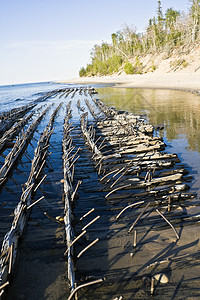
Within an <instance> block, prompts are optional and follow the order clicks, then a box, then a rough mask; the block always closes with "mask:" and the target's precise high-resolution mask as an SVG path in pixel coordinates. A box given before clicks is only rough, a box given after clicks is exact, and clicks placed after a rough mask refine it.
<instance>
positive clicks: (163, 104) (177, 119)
mask: <svg viewBox="0 0 200 300" xmlns="http://www.w3.org/2000/svg"><path fill="white" fill-rule="evenodd" d="M98 92H99V95H98V97H99V98H100V99H103V100H104V101H105V102H106V103H107V104H108V105H110V106H114V107H116V108H117V109H119V110H126V111H129V112H133V113H135V114H139V115H141V114H142V115H145V116H146V119H147V121H148V122H149V123H150V124H152V125H158V124H163V125H164V130H162V131H159V132H157V133H156V134H157V135H159V136H162V137H163V139H164V141H165V143H166V145H167V147H166V151H167V152H168V153H177V154H178V156H179V158H180V159H181V162H182V163H184V164H186V165H187V167H188V169H189V171H190V175H192V176H193V178H194V179H193V180H192V182H190V183H189V185H190V186H191V188H192V191H193V192H195V193H197V196H198V198H199V197H200V191H199V190H200V189H199V187H200V134H199V132H200V117H199V116H200V96H197V95H195V94H192V93H189V92H182V91H175V90H157V89H152V90H151V89H125V88H110V87H109V88H100V89H98Z"/></svg>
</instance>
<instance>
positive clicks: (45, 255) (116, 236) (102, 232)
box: [0, 83, 200, 300]
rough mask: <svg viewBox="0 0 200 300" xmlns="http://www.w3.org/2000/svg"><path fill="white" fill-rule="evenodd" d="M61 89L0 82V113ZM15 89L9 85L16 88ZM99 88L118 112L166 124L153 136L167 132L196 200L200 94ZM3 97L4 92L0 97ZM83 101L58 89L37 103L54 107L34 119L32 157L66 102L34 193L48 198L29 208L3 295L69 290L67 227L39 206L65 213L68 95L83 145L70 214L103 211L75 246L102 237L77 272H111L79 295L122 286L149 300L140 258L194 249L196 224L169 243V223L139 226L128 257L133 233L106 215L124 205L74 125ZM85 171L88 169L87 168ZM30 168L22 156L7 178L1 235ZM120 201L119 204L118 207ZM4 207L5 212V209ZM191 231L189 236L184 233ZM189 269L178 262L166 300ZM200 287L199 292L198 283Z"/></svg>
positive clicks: (102, 294)
mask: <svg viewBox="0 0 200 300" xmlns="http://www.w3.org/2000/svg"><path fill="white" fill-rule="evenodd" d="M62 87H68V85H60V84H51V83H45V84H33V85H23V86H22V87H21V91H20V87H19V86H14V87H12V86H10V87H9V88H8V87H5V91H4V92H3V88H2V87H1V88H2V89H0V96H1V106H0V111H3V110H7V109H10V108H13V106H14V107H17V106H21V105H24V104H27V103H28V102H30V101H32V100H35V99H37V98H38V97H40V96H41V95H43V94H44V92H45V91H51V90H53V89H57V88H62ZM70 87H72V86H70ZM9 89H10V90H9ZM12 89H14V91H13V90H12ZM9 91H12V92H9ZM98 91H99V95H97V96H96V97H97V98H100V99H102V100H104V101H105V102H106V103H107V104H109V105H111V106H115V107H116V108H118V109H120V110H127V111H131V112H133V113H135V114H139V115H141V114H142V115H145V116H146V119H147V121H148V122H149V123H151V124H153V125H158V124H164V130H162V131H159V130H158V131H157V132H156V134H157V135H159V136H162V137H163V138H164V141H165V143H166V144H167V147H166V151H167V152H171V153H177V154H178V156H179V158H180V160H181V163H184V164H186V165H187V168H188V169H189V171H190V175H192V176H193V180H192V181H191V182H189V183H188V184H189V185H190V186H191V191H193V192H196V193H197V200H198V199H199V193H200V192H199V186H200V176H199V174H200V154H199V151H200V141H199V142H198V140H199V138H198V133H199V130H198V129H199V126H200V125H199V123H198V112H199V110H200V108H199V105H200V102H199V100H200V98H199V97H198V96H196V95H193V94H190V93H186V92H178V91H166V90H134V89H121V88H110V87H109V88H108V87H107V88H104V87H101V88H98ZM3 95H4V96H5V95H7V96H6V97H5V98H4V99H3V98H2V96H3ZM19 99H21V100H19ZM84 99H85V96H84V94H83V95H80V94H79V93H78V92H77V93H76V95H75V97H74V98H73V99H72V98H71V95H70V96H69V97H67V98H65V97H61V98H60V97H59V95H58V96H56V97H54V98H49V99H47V100H46V101H45V102H43V103H42V105H43V104H48V105H49V104H50V103H55V106H54V107H53V108H51V110H50V111H49V112H48V113H47V115H46V116H45V118H44V119H43V121H42V122H41V123H40V124H39V126H38V129H37V131H36V132H35V134H34V138H33V139H32V141H31V144H32V146H31V145H30V144H29V145H28V148H27V154H28V155H30V156H31V158H32V157H33V151H34V148H35V147H36V144H37V140H38V138H39V134H40V133H41V132H42V131H43V129H44V127H45V126H46V125H47V123H48V120H49V117H50V115H51V113H52V112H53V110H54V109H55V107H56V106H57V105H58V104H59V103H60V102H62V101H63V102H64V104H63V107H62V108H61V109H60V111H59V114H58V116H57V117H56V119H55V123H54V127H55V130H54V134H53V135H52V137H51V140H50V148H49V151H50V152H52V154H51V155H50V156H49V158H48V160H47V164H46V165H45V167H44V170H43V173H44V174H47V179H46V180H45V181H44V182H43V183H42V185H41V187H40V189H38V191H37V194H36V198H39V197H40V196H42V195H44V196H45V199H44V200H43V201H41V202H40V204H39V205H36V206H34V208H33V210H32V214H31V217H30V219H29V222H28V227H27V231H26V232H25V235H24V240H23V241H22V243H21V248H20V254H19V260H20V266H19V268H18V272H17V276H16V278H15V280H14V282H13V285H12V286H11V288H10V291H9V294H8V299H13V298H14V297H15V299H30V300H32V299H63V300H64V299H66V295H67V293H68V292H69V291H68V284H67V280H66V277H67V276H66V273H67V266H66V259H65V257H63V253H64V251H65V243H64V228H63V226H60V225H59V224H57V223H53V222H52V221H51V220H49V219H47V218H46V217H45V216H44V211H47V212H48V213H49V215H51V216H53V217H55V216H57V215H62V213H63V203H62V192H63V187H62V184H61V179H62V178H63V170H62V163H63V162H62V132H63V120H64V116H65V105H66V104H68V103H69V101H70V100H72V110H73V118H72V120H71V121H72V122H73V123H74V126H75V127H76V128H75V132H74V136H73V139H74V142H75V144H76V147H78V146H80V147H81V148H82V150H81V151H80V155H81V156H80V159H79V161H78V162H79V163H78V165H79V167H80V168H79V169H78V170H77V171H75V181H78V180H79V179H83V180H84V182H83V183H82V185H81V187H80V189H79V198H78V199H77V200H76V204H75V208H74V213H75V216H76V217H78V218H80V217H81V216H82V215H83V214H84V213H85V212H87V211H88V210H89V209H91V208H92V207H93V205H94V206H95V208H96V212H95V216H96V215H97V214H100V215H101V218H100V219H99V220H98V221H97V222H96V223H94V226H92V227H91V228H89V229H88V235H87V236H86V238H85V240H84V241H82V242H81V243H80V244H78V245H77V247H76V251H77V252H79V251H80V250H81V249H82V248H83V245H87V242H88V240H89V239H92V240H93V239H95V238H96V233H98V237H99V238H100V241H99V243H98V245H97V246H95V247H94V248H93V249H92V251H91V252H89V253H88V255H87V258H86V256H83V257H82V258H81V259H80V260H78V261H77V265H76V266H77V273H78V274H77V275H78V276H80V278H81V277H84V276H88V275H89V276H90V275H92V276H94V277H95V276H97V277H98V278H99V277H100V276H104V274H106V275H107V278H108V281H107V283H106V284H105V285H102V287H100V288H98V287H92V288H91V289H88V291H86V292H85V294H84V293H83V295H82V296H83V297H82V298H80V299H91V300H92V299H94V298H95V299H109V300H110V299H113V298H114V296H119V295H120V293H122V292H124V293H125V294H126V295H127V297H126V298H124V299H149V297H150V296H149V294H148V293H144V291H143V290H144V286H143V284H142V281H141V278H140V279H139V280H138V282H137V278H136V279H135V278H134V274H135V270H136V269H138V270H141V274H142V275H143V273H144V272H147V271H146V270H145V269H144V270H142V268H141V259H147V258H148V259H149V256H150V257H151V259H150V261H149V262H152V261H153V260H152V259H153V258H154V257H155V259H158V257H159V258H162V257H163V258H165V255H164V253H165V252H166V253H167V254H168V251H169V249H171V251H172V253H173V251H174V253H175V254H176V255H177V254H179V253H180V254H185V253H187V251H196V248H197V247H198V238H199V235H198V231H197V230H196V228H197V226H196V227H195V226H193V227H192V228H190V229H189V231H187V230H185V229H184V230H183V233H182V235H183V239H182V240H181V242H176V243H174V237H173V233H172V232H171V229H169V230H166V232H167V233H166V236H165V234H164V233H163V232H164V231H162V233H161V232H157V231H153V232H147V233H145V234H144V232H143V231H142V230H141V231H140V230H139V229H138V231H139V244H140V246H139V247H138V249H137V251H136V253H135V254H136V255H135V256H134V257H133V259H132V258H131V257H130V251H132V236H131V235H129V236H128V237H127V229H126V228H125V226H123V225H125V224H121V223H113V224H112V225H111V226H110V224H111V222H110V220H111V219H112V218H113V216H115V215H116V212H117V210H116V209H118V210H119V207H120V208H122V207H121V206H123V205H124V203H123V200H119V201H118V203H114V202H113V201H112V200H105V198H104V192H103V193H97V192H96V188H97V186H99V185H100V183H99V180H98V176H97V173H96V170H95V169H94V166H93V163H92V160H91V156H92V154H91V152H90V150H89V149H88V148H87V146H86V145H85V142H84V139H83V137H82V134H81V131H80V128H79V127H80V125H79V124H80V123H79V116H80V114H81V112H80V111H78V109H77V100H80V102H81V103H80V104H81V106H82V107H84V111H88V109H87V107H86V106H85V101H84ZM13 103H14V104H13ZM40 105H41V103H39V104H38V106H40ZM88 117H89V120H92V116H91V115H90V113H89V115H88ZM2 159H3V158H2ZM85 169H87V172H86V171H85ZM29 171H30V160H29V159H28V158H27V157H25V156H24V155H23V156H22V159H21V160H20V162H19V164H17V166H16V168H14V170H13V173H12V179H14V180H15V181H14V182H13V180H12V179H11V178H10V179H9V180H8V181H7V182H6V184H5V186H4V187H3V189H2V191H1V194H0V203H1V204H2V210H1V214H0V217H2V219H3V218H4V216H5V215H6V216H7V220H6V221H3V222H1V224H2V225H4V227H3V226H2V230H1V234H2V237H3V233H4V232H5V230H7V227H9V224H10V223H11V221H12V217H13V215H12V212H13V208H14V206H15V205H16V203H17V202H18V200H19V197H20V194H21V184H22V183H24V182H25V181H26V179H27V174H28V172H29ZM91 182H92V185H91ZM13 195H14V197H13ZM6 197H7V198H8V199H7V201H5V199H4V198H6ZM3 201H4V202H3ZM117 205H118V206H119V207H116V206H117ZM195 209H196V208H195ZM4 211H5V214H4V215H3V212H4ZM195 213H197V211H195ZM89 218H91V219H92V218H93V217H92V216H90V217H89ZM1 221H2V220H1ZM125 221H126V220H125ZM84 222H86V223H87V220H84V221H83V224H79V223H78V224H75V230H76V231H77V232H78V230H80V228H79V227H80V226H81V225H85V223H84ZM187 228H189V226H187ZM180 232H182V229H180ZM188 232H189V233H190V236H188ZM175 246H176V247H175ZM192 247H194V248H192ZM195 247H196V248H195ZM193 249H194V250H193ZM159 251H160V252H159ZM157 252H158V254H157ZM169 253H170V251H169ZM149 254H150V255H149ZM167 254H166V256H167ZM175 254H174V255H175ZM151 260H152V261H151ZM188 264H189V263H188ZM196 266H197V264H196V265H195V268H194V271H193V269H192V268H191V269H190V271H191V274H192V275H191V276H189V274H186V275H185V279H186V281H185V282H184V283H185V285H184V288H187V280H188V282H189V283H188V288H187V290H186V292H187V295H189V294H191V291H192V287H190V285H191V282H192V280H193V283H194V286H195V283H196V282H197V281H198V274H197V272H196ZM170 267H171V266H169V268H170ZM186 267H187V266H180V265H178V266H176V265H175V271H174V272H173V276H174V278H173V281H172V285H170V288H169V290H167V289H168V287H166V288H165V290H164V294H165V296H166V297H164V298H163V299H175V296H176V294H177V293H178V292H179V286H181V283H182V281H183V279H182V272H184V271H185V270H187V271H188V269H186ZM169 268H168V269H169ZM142 272H143V273H142ZM192 272H194V274H193V273H192ZM79 273H80V274H79ZM141 274H140V275H141ZM120 276H121V277H123V278H125V277H126V276H127V282H126V281H125V280H124V281H123V282H122V283H121V282H120ZM131 276H133V277H131ZM192 276H193V277H192ZM187 277H189V279H187ZM133 278H134V282H133ZM191 278H192V280H191ZM179 279H180V284H179ZM195 280H196V281H195ZM118 281H119V282H118ZM176 284H177V287H176ZM148 290H149V288H148ZM93 292H94V294H93ZM95 293H96V294H95ZM162 293H163V287H162V286H161V288H160V291H159V287H158V298H156V299H160V298H159V295H162ZM197 293H199V289H198V290H197ZM183 294H184V293H183V289H182V290H181V294H180V296H181V298H183ZM108 295H109V296H108ZM128 295H129V296H128ZM132 295H135V297H134V298H132ZM174 295H175V296H174Z"/></svg>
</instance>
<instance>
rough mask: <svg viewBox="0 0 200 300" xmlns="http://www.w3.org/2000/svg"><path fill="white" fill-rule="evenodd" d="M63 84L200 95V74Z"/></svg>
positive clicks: (83, 79)
mask: <svg viewBox="0 0 200 300" xmlns="http://www.w3.org/2000/svg"><path fill="white" fill-rule="evenodd" d="M60 82H62V83H74V84H113V85H114V87H120V88H142V89H169V90H170V89H173V90H181V91H187V92H192V93H195V94H198V95H199V94H200V74H199V73H181V72H180V73H160V72H158V73H157V72H155V73H147V74H142V75H138V74H137V75H118V76H115V75H109V76H99V77H98V76H95V77H78V78H72V79H69V80H65V81H60Z"/></svg>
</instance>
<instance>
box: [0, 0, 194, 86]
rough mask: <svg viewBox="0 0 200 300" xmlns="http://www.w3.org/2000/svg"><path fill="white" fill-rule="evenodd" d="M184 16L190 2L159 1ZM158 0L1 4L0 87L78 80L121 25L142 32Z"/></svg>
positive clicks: (1, 0)
mask: <svg viewBox="0 0 200 300" xmlns="http://www.w3.org/2000/svg"><path fill="white" fill-rule="evenodd" d="M161 2H162V8H163V12H165V10H166V9H167V8H170V7H173V8H174V9H177V10H180V11H185V12H188V8H189V7H190V4H189V0H161ZM156 10H157V0H101V1H100V0H99V1H97V0H0V28H1V30H0V85H2V84H10V83H11V84H13V83H24V82H39V81H48V80H62V79H68V78H72V77H78V72H79V69H80V67H82V66H86V65H87V63H88V62H89V61H90V52H91V49H92V47H93V46H94V45H95V44H96V43H101V42H102V41H109V40H110V36H111V34H112V33H113V32H116V31H118V30H120V29H122V25H123V24H125V23H126V24H127V25H134V26H135V27H136V28H137V32H142V31H144V30H145V27H146V25H147V23H148V20H149V19H150V18H152V17H153V16H155V15H156Z"/></svg>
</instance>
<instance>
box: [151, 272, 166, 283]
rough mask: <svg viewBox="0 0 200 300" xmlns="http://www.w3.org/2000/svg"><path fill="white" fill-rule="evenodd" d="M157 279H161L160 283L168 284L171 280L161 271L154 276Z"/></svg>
mask: <svg viewBox="0 0 200 300" xmlns="http://www.w3.org/2000/svg"><path fill="white" fill-rule="evenodd" d="M153 277H154V278H155V279H156V280H157V281H159V282H160V283H163V284H166V283H168V282H169V278H168V277H167V276H166V275H165V274H163V273H159V274H156V275H154V276H153Z"/></svg>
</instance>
